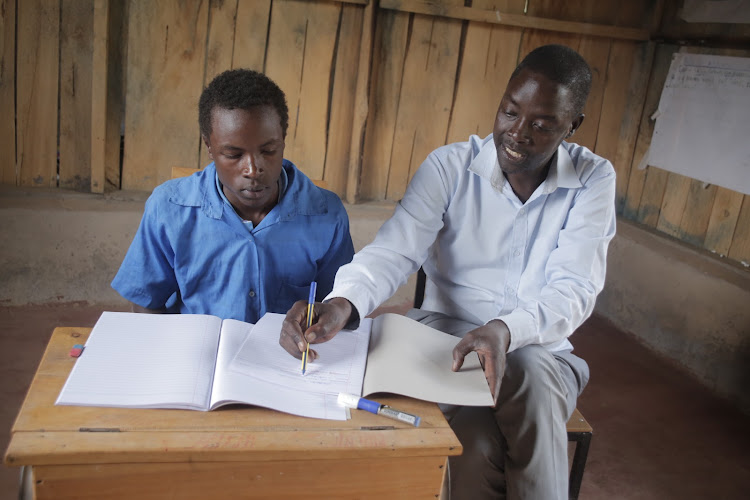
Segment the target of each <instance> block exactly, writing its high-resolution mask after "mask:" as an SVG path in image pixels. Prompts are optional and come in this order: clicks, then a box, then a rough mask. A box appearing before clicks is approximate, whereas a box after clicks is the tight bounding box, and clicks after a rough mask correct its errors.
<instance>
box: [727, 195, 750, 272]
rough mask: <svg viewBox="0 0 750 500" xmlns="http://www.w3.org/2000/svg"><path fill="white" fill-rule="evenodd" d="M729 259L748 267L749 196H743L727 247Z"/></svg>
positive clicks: (749, 240)
mask: <svg viewBox="0 0 750 500" xmlns="http://www.w3.org/2000/svg"><path fill="white" fill-rule="evenodd" d="M728 255H729V258H730V259H733V260H736V261H737V262H739V263H740V264H742V265H743V266H745V267H746V268H747V267H750V196H748V195H745V196H744V199H743V200H742V208H741V209H740V215H739V217H738V219H737V227H736V228H735V230H734V236H733V237H732V246H731V247H729V253H728Z"/></svg>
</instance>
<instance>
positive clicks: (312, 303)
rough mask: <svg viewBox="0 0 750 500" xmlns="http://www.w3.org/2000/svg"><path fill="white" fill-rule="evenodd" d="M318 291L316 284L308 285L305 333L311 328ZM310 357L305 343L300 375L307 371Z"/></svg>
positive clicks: (308, 344) (308, 348) (308, 346)
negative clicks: (308, 294)
mask: <svg viewBox="0 0 750 500" xmlns="http://www.w3.org/2000/svg"><path fill="white" fill-rule="evenodd" d="M317 290H318V283H317V282H315V281H313V282H312V283H310V296H309V297H308V298H307V326H306V327H305V331H307V329H308V328H310V327H311V326H312V320H313V313H314V311H315V292H316V291H317ZM308 356H310V343H309V342H308V343H307V349H305V352H303V353H302V375H304V374H305V371H306V370H307V358H308Z"/></svg>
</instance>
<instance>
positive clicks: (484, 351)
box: [453, 319, 510, 403]
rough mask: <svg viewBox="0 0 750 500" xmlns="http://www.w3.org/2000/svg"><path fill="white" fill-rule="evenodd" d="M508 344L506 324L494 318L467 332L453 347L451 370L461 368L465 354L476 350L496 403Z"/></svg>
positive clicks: (508, 334)
mask: <svg viewBox="0 0 750 500" xmlns="http://www.w3.org/2000/svg"><path fill="white" fill-rule="evenodd" d="M509 345H510V330H508V326H507V325H506V324H505V323H503V322H502V321H500V320H499V319H494V320H492V321H490V322H489V323H487V324H486V325H484V326H480V327H479V328H476V329H474V330H472V331H470V332H469V333H467V334H466V336H465V337H464V338H463V339H461V342H459V343H458V344H457V345H456V347H454V348H453V371H454V372H457V371H458V370H459V369H461V366H462V365H463V364H464V358H465V357H466V355H467V354H469V353H470V352H471V351H476V353H477V355H478V356H479V361H480V362H481V363H482V368H484V377H485V378H486V379H487V383H488V384H489V385H490V392H492V399H493V400H494V401H495V403H497V398H498V396H499V395H500V382H501V381H502V380H503V375H504V374H505V355H506V353H507V352H508V346H509Z"/></svg>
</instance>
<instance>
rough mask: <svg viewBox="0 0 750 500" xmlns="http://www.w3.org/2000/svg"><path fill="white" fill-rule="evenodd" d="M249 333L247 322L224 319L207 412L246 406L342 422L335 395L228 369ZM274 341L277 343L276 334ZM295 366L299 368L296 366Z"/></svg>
mask: <svg viewBox="0 0 750 500" xmlns="http://www.w3.org/2000/svg"><path fill="white" fill-rule="evenodd" d="M252 330H253V325H252V324H250V323H243V322H242V321H236V320H233V319H225V320H224V323H223V325H222V330H221V339H220V340H219V354H218V356H217V361H216V374H215V375H214V387H213V391H212V392H213V397H212V399H211V409H214V408H216V407H218V406H221V405H225V404H230V403H247V404H252V405H256V406H263V407H266V408H272V409H274V410H279V411H283V412H286V413H291V414H293V415H300V416H303V417H311V418H326V419H330V420H346V409H344V408H343V407H341V406H339V405H338V402H337V397H338V394H320V393H313V392H308V391H303V390H300V389H299V388H297V387H295V386H294V385H292V386H290V387H286V386H283V385H279V384H276V383H272V382H269V381H267V380H262V379H258V378H255V377H252V376H250V375H246V374H244V373H240V372H238V371H233V370H230V369H229V364H230V362H231V361H232V358H234V356H235V354H237V352H238V351H239V349H240V347H241V346H242V344H243V342H244V341H245V339H246V338H247V337H248V336H249V335H251V333H252ZM276 340H277V344H278V333H277V335H276ZM285 354H286V353H285ZM287 356H289V355H288V354H287ZM289 357H290V358H291V356H289ZM292 359H294V358H292ZM297 366H298V367H299V363H297Z"/></svg>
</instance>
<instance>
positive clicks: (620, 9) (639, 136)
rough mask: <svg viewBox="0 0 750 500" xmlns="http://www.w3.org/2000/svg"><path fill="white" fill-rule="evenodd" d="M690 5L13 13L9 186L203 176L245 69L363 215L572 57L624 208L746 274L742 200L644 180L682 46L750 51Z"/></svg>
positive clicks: (24, 4) (4, 158) (314, 170)
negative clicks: (710, 43) (209, 142)
mask: <svg viewBox="0 0 750 500" xmlns="http://www.w3.org/2000/svg"><path fill="white" fill-rule="evenodd" d="M679 4H680V2H679V1H678V0H660V1H657V2H653V1H649V0H635V1H632V2H620V1H616V0H570V1H567V2H559V1H556V0H531V1H528V2H527V1H526V0H472V1H471V2H466V1H465V0H441V1H440V2H436V1H429V2H428V1H426V0H399V1H397V2H396V1H392V0H378V1H375V0H371V1H367V0H340V1H339V0H210V1H208V2H202V1H199V0H160V1H159V2H151V1H148V0H24V1H21V0H0V44H1V45H0V106H1V107H2V109H3V110H7V109H15V113H5V112H4V113H2V115H1V116H0V149H2V153H1V154H0V183H3V184H14V185H20V186H44V187H59V188H66V189H75V190H79V191H88V190H91V191H93V192H102V191H104V190H105V189H107V190H112V189H135V190H150V189H152V188H153V187H154V186H156V185H158V184H159V183H161V182H163V181H164V180H166V179H168V178H169V177H170V171H171V167H172V166H176V165H179V166H187V167H202V166H204V165H206V164H207V163H208V162H209V159H208V157H207V154H206V152H205V148H204V147H203V145H202V143H201V140H200V136H199V133H198V126H197V100H198V97H199V95H200V92H201V90H202V88H203V87H204V86H205V85H206V84H207V83H208V82H209V81H210V80H211V79H212V78H213V77H214V76H216V75H217V74H218V73H219V72H221V71H223V70H225V69H229V68H236V67H249V68H253V69H256V70H260V71H263V72H265V73H266V74H268V75H269V76H270V77H271V78H272V79H274V80H275V81H276V82H277V83H278V84H279V85H280V86H281V87H282V89H283V90H284V91H285V92H286V94H287V100H288V103H289V107H290V124H289V130H288V135H287V140H286V144H287V147H286V152H285V156H286V157H287V158H289V159H290V160H292V161H294V162H295V163H296V164H297V165H298V166H299V167H300V168H301V169H302V170H303V171H304V172H305V173H307V174H308V175H309V176H310V177H313V178H316V179H324V180H325V181H326V182H327V184H328V186H329V187H330V189H332V190H333V191H335V192H336V193H337V194H339V196H341V197H342V198H344V199H346V200H347V201H349V202H352V203H355V202H358V201H366V200H398V199H400V197H401V196H403V193H404V190H405V188H406V185H407V184H408V182H409V180H410V179H411V177H412V176H413V175H414V172H415V171H416V169H417V168H418V167H419V165H420V164H421V162H422V161H423V160H424V158H425V157H426V156H427V154H428V153H429V152H430V151H431V150H432V149H434V148H435V147H437V146H439V145H442V144H445V143H449V142H455V141H460V140H465V139H466V138H467V137H468V136H469V135H470V134H478V135H480V136H484V135H487V134H489V133H490V132H491V130H492V123H493V120H494V116H495V111H496V107H497V105H498V102H499V100H500V97H501V94H502V91H503V89H504V88H505V84H506V82H507V80H508V77H509V76H510V74H511V72H512V70H513V68H514V67H515V66H516V64H517V63H518V61H519V60H520V59H521V58H523V57H524V56H525V55H526V54H527V53H528V52H529V51H530V50H532V49H533V48H535V47H537V46H539V45H542V44H546V43H562V44H566V45H569V46H571V47H573V48H575V49H576V50H578V51H579V52H580V53H581V54H582V55H583V56H584V57H585V58H586V59H587V61H588V62H589V63H590V65H591V67H592V69H593V73H594V82H593V88H592V93H591V96H590V98H589V102H588V104H587V107H586V110H585V112H586V120H585V121H584V124H583V126H582V127H581V129H580V130H579V131H578V132H577V134H576V136H575V137H574V140H575V141H576V142H579V143H580V144H583V145H586V146H588V147H589V148H591V149H593V150H594V151H595V152H597V153H599V154H601V155H602V156H604V157H607V158H609V159H610V160H612V162H613V164H614V166H615V169H616V171H617V174H618V178H617V210H618V213H619V214H620V215H621V216H623V217H625V218H628V219H632V220H635V221H637V222H639V223H642V224H644V225H646V226H648V227H651V228H653V229H654V230H655V231H659V232H661V233H664V234H666V235H669V236H672V237H675V238H678V239H680V240H683V241H686V242H688V243H690V244H692V245H695V246H697V247H699V248H704V249H706V250H709V251H712V252H716V253H717V254H720V255H725V256H728V257H729V258H730V259H731V260H734V261H738V262H749V261H750V201H748V197H747V196H744V195H742V194H739V193H736V192H733V191H731V190H728V189H724V188H718V187H715V186H704V185H703V184H702V183H700V182H697V181H694V180H691V179H687V178H683V177H681V176H678V175H676V174H670V173H667V172H664V171H660V170H658V169H656V168H652V167H648V168H646V167H647V166H646V165H641V163H642V159H643V157H644V154H645V151H646V150H647V148H648V145H649V143H650V139H651V133H652V131H653V121H651V119H650V117H651V114H652V113H653V111H654V110H655V109H656V105H657V104H658V100H659V97H660V92H661V87H662V85H663V82H664V79H665V77H666V72H667V70H668V67H669V63H670V60H671V57H672V54H673V53H674V52H675V51H676V50H678V48H679V45H677V43H672V42H671V40H672V39H674V40H678V39H680V38H681V37H703V38H708V39H711V38H712V37H714V38H721V39H722V40H723V48H721V49H716V50H714V51H713V52H712V53H731V54H735V55H750V54H749V53H748V52H747V51H745V52H742V51H738V50H734V48H736V47H741V46H742V45H743V43H744V44H745V45H746V43H747V40H748V39H750V32H749V31H748V30H747V29H746V28H744V27H737V26H730V27H729V28H727V27H726V26H725V25H724V26H723V25H699V26H696V25H688V24H687V23H683V22H681V21H679V19H678V17H677V13H678V8H679ZM662 14H663V15H662ZM500 19H502V21H499V20H500ZM95 27H96V28H95ZM103 27H105V28H104V29H105V30H106V32H105V33H102V29H103ZM540 27H544V28H545V29H539V28H540ZM603 27H604V28H603ZM644 32H645V33H646V34H648V33H650V34H652V38H660V39H661V40H660V41H658V42H656V41H647V42H644V41H638V39H639V38H642V36H641V35H640V34H642V33H644ZM95 33H96V36H95ZM610 33H611V36H609V35H610ZM603 35H604V36H603ZM722 36H723V37H724V38H722ZM727 37H728V38H727ZM14 67H15V68H16V71H15V73H13V68H14ZM105 77H106V78H105ZM102 81H103V82H106V83H105V84H104V85H102V84H101V82H102ZM104 87H106V92H105V89H104ZM14 107H15V108H14ZM58 110H59V112H58ZM92 123H94V124H95V125H93V126H92ZM121 132H122V134H121ZM92 139H93V142H92ZM121 140H122V141H123V148H122V151H121V144H120V142H121ZM94 143H96V144H94ZM92 152H94V153H95V160H94V161H92ZM121 153H122V158H120V154H121ZM102 163H104V164H102ZM639 167H643V168H639Z"/></svg>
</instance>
